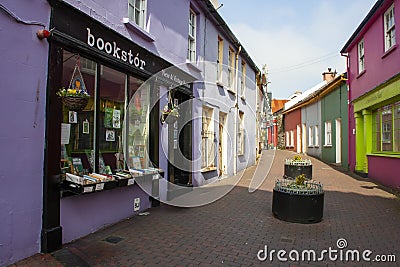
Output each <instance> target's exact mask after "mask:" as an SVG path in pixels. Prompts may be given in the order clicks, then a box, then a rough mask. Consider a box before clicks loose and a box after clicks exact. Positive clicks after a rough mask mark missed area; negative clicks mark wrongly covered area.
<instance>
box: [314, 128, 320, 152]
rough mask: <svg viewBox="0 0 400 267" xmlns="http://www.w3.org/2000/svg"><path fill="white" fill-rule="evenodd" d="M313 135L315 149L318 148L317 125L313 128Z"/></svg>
mask: <svg viewBox="0 0 400 267" xmlns="http://www.w3.org/2000/svg"><path fill="white" fill-rule="evenodd" d="M314 132H315V133H314V134H315V137H314V146H315V147H319V127H318V125H315V126H314Z"/></svg>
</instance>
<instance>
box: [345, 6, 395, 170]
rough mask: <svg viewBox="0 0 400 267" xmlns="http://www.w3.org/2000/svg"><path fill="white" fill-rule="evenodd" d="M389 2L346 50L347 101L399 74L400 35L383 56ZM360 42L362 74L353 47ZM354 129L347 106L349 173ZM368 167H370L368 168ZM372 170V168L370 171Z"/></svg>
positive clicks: (350, 108)
mask: <svg viewBox="0 0 400 267" xmlns="http://www.w3.org/2000/svg"><path fill="white" fill-rule="evenodd" d="M392 3H393V1H385V2H384V4H383V5H382V6H381V7H380V8H379V9H378V10H377V11H376V12H375V14H374V15H373V16H372V17H371V19H370V20H369V22H367V23H366V25H365V26H364V28H363V30H362V31H361V32H360V34H359V36H358V37H357V38H355V39H354V40H353V42H352V44H351V45H350V46H349V47H348V49H347V51H348V53H349V66H348V70H347V72H348V84H349V87H350V92H349V100H350V101H352V100H354V99H357V98H358V97H360V96H361V95H363V94H365V93H367V92H368V91H370V90H372V89H374V88H375V87H376V86H378V85H379V84H381V83H383V82H384V81H386V80H388V79H389V78H391V77H393V76H394V75H395V74H397V73H399V72H400V64H399V58H400V49H399V48H398V47H397V46H398V45H399V44H398V43H399V40H400V33H399V31H396V42H397V44H396V47H395V49H394V50H391V51H390V53H388V54H385V52H384V50H385V49H384V47H385V44H384V38H383V36H384V33H383V31H384V27H383V14H384V13H385V11H386V10H387V9H388V8H389V7H390V5H391V4H392ZM394 9H395V10H396V11H395V22H396V23H398V22H399V21H400V12H397V11H398V10H400V2H399V1H394ZM362 39H364V54H365V72H364V73H363V74H362V75H360V74H359V73H358V55H357V53H358V52H357V51H358V50H357V45H358V43H359V42H360V41H361V40H362ZM354 128H355V122H354V112H353V108H352V107H350V106H349V163H350V169H351V170H354V168H355V136H354V135H353V129H354ZM369 166H372V165H369ZM370 169H372V168H370Z"/></svg>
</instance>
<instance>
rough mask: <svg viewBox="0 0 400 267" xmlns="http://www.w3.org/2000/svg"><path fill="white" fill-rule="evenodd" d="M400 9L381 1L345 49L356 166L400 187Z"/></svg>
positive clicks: (351, 153) (352, 157)
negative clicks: (399, 46)
mask: <svg viewBox="0 0 400 267" xmlns="http://www.w3.org/2000/svg"><path fill="white" fill-rule="evenodd" d="M399 9H400V2H399V1H397V0H395V1H386V0H379V1H377V2H376V4H375V5H374V6H373V7H372V9H371V10H370V12H369V13H368V14H367V16H366V17H365V18H364V20H363V21H362V22H361V24H360V25H359V26H358V28H357V29H356V30H355V32H354V33H353V35H352V36H351V37H350V39H349V40H348V41H347V43H346V44H345V46H344V47H343V48H342V50H341V52H342V54H343V55H344V56H346V57H347V63H348V66H347V68H348V85H349V100H350V105H349V136H348V137H349V162H350V169H351V170H352V171H356V172H357V173H359V174H361V175H363V176H368V177H370V178H373V179H375V180H376V181H378V182H380V183H382V184H384V185H386V186H389V187H392V188H394V189H397V190H398V189H399V186H400V179H399V176H398V175H397V173H398V171H396V170H398V169H399V167H398V166H399V152H400V151H399V148H400V147H399V144H400V142H399V137H400V132H399V126H398V125H399V124H398V123H399V114H400V113H399V112H398V111H399V106H400V104H399V100H400V97H399V96H400V86H399V85H400V74H399V73H400V65H399V64H398V62H399V58H400V51H399V50H398V49H397V46H398V40H400V38H399V34H398V32H399V31H395V27H396V25H397V23H398V22H399V21H400V17H399V14H400V13H399V12H397V11H398V10H399ZM395 11H396V12H395Z"/></svg>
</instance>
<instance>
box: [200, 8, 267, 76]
mask: <svg viewBox="0 0 400 267" xmlns="http://www.w3.org/2000/svg"><path fill="white" fill-rule="evenodd" d="M197 2H203V3H204V4H205V5H206V8H207V10H208V12H209V14H210V15H211V16H213V17H214V19H215V20H216V21H217V24H216V26H217V27H220V28H222V30H223V32H224V33H225V34H226V35H228V37H229V38H230V41H231V42H232V43H233V44H235V45H236V46H237V48H239V46H241V47H242V50H241V54H242V55H243V57H244V58H245V59H246V61H247V62H248V63H249V65H250V66H251V67H252V68H253V69H254V70H256V72H260V69H259V68H258V67H257V65H256V64H255V63H254V61H253V59H252V58H251V57H250V55H249V54H248V53H247V51H246V49H244V47H243V45H242V44H241V43H240V41H239V40H238V38H237V37H236V36H235V34H234V33H233V32H232V31H231V29H230V28H229V26H228V25H227V24H226V22H225V20H224V19H223V18H222V17H221V15H220V14H219V13H218V11H217V10H216V9H215V8H214V6H213V4H212V3H211V1H210V0H197Z"/></svg>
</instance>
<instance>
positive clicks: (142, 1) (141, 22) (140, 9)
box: [128, 0, 147, 29]
mask: <svg viewBox="0 0 400 267" xmlns="http://www.w3.org/2000/svg"><path fill="white" fill-rule="evenodd" d="M136 3H137V1H136V0H129V1H128V18H129V20H130V21H132V22H133V23H135V24H136V25H138V26H139V27H140V28H142V29H145V28H146V12H147V0H139V1H138V3H139V6H136ZM132 10H135V11H136V12H132ZM137 14H139V15H138V17H137Z"/></svg>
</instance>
